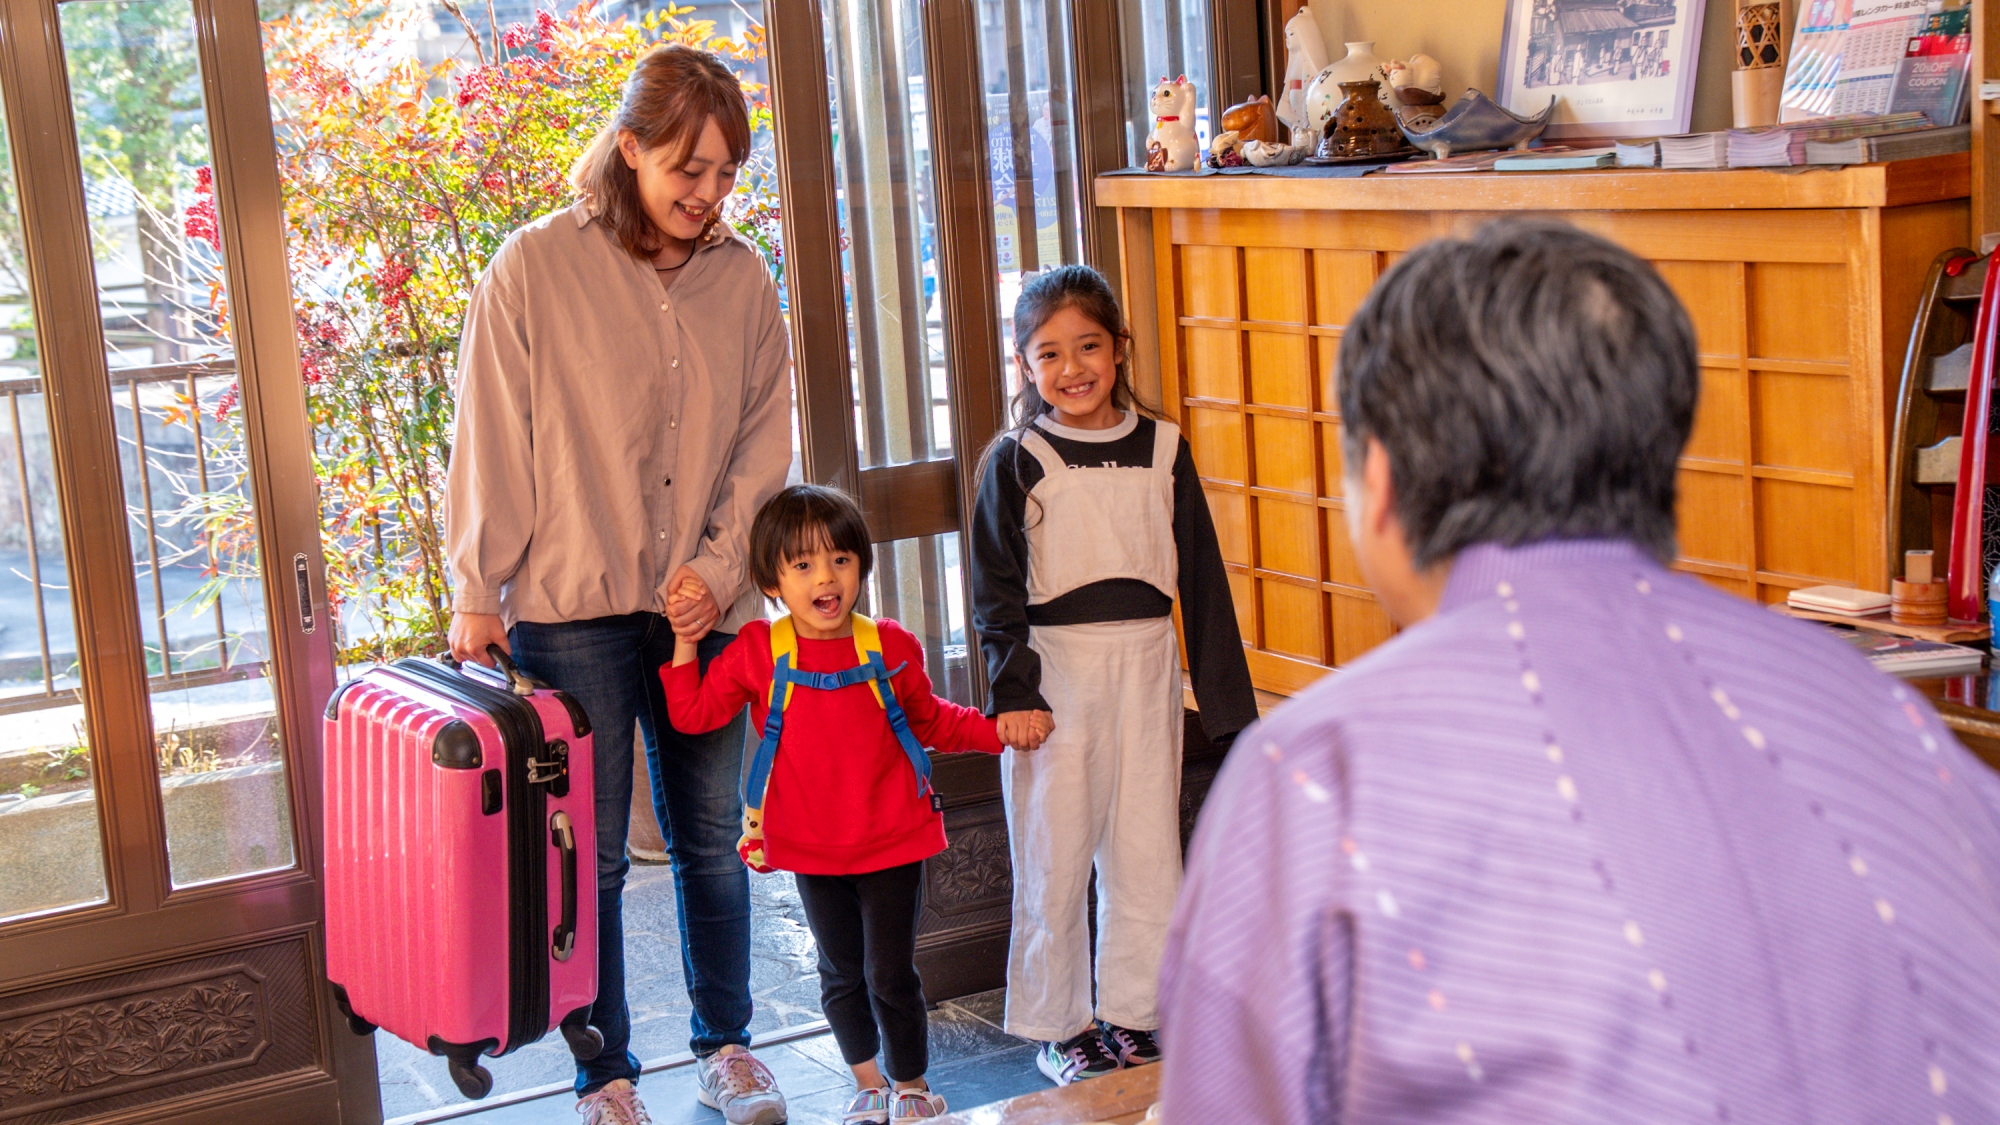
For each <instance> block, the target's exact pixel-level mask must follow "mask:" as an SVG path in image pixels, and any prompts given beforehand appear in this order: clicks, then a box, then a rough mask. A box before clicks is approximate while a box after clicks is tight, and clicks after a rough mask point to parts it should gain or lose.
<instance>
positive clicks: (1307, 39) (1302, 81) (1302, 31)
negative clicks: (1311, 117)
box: [1278, 5, 1330, 130]
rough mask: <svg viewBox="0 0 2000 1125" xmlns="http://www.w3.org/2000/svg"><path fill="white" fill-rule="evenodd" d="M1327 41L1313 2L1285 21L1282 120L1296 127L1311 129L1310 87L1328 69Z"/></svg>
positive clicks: (1280, 104) (1279, 108) (1279, 103)
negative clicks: (1321, 35) (1309, 114)
mask: <svg viewBox="0 0 2000 1125" xmlns="http://www.w3.org/2000/svg"><path fill="white" fill-rule="evenodd" d="M1329 61H1330V60H1329V59H1328V58H1327V57H1326V41H1325V40H1323V39H1322V38H1320V34H1319V21H1318V20H1316V19H1314V18H1313V11H1312V6H1311V5H1306V6H1304V7H1301V8H1300V9H1299V14H1298V15H1295V16H1293V17H1292V18H1291V19H1289V20H1287V21H1285V88H1284V92H1283V94H1282V95H1281V96H1280V97H1279V99H1278V120H1280V121H1283V122H1284V123H1285V124H1286V125H1289V126H1291V127H1292V128H1293V129H1295V130H1298V129H1305V130H1310V129H1311V127H1312V126H1311V123H1310V122H1309V121H1307V119H1306V87H1307V86H1310V85H1312V80H1313V79H1314V78H1317V77H1318V76H1319V72H1320V71H1322V70H1325V69H1326V64H1327V63H1328V62H1329Z"/></svg>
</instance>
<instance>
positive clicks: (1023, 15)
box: [979, 0, 1082, 396]
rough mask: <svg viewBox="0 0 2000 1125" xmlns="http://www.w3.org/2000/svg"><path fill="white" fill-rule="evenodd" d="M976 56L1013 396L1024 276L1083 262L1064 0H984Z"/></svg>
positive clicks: (1003, 360)
mask: <svg viewBox="0 0 2000 1125" xmlns="http://www.w3.org/2000/svg"><path fill="white" fill-rule="evenodd" d="M979 64H980V69H981V70H982V71H983V78H984V81H985V90H986V145H987V151H988V154H989V164H990V169H991V176H992V179H993V233H994V249H995V251H996V252H997V253H996V257H997V259H998V262H999V267H1000V286H999V294H1000V309H999V313H1000V369H1001V370H1002V371H1004V372H1006V375H1005V378H1006V381H1007V392H1008V394H1009V395H1010V396H1011V395H1012V394H1013V392H1014V391H1015V390H1017V389H1018V388H1019V384H1020V367H1019V365H1018V364H1016V363H1015V362H1014V343H1013V341H1014V300H1015V298H1016V297H1018V296H1019V295H1020V292H1021V279H1022V277H1023V276H1025V275H1027V274H1030V273H1033V272H1035V271H1036V270H1040V269H1046V268H1048V267H1050V266H1055V265H1063V264H1067V263H1071V262H1075V261H1078V260H1079V258H1078V255H1077V246H1078V244H1079V243H1080V242H1081V241H1082V228H1081V225H1080V221H1079V219H1078V215H1079V213H1080V210H1081V205H1082V204H1081V200H1080V199H1079V196H1078V193H1077V182H1076V133H1075V129H1074V127H1073V125H1072V118H1071V112H1072V106H1073V105H1074V102H1075V99H1074V98H1073V97H1072V95H1071V90H1070V76H1071V74H1072V73H1073V71H1072V70H1071V67H1070V43H1069V21H1068V19H1067V16H1066V13H1065V10H1064V6H1063V3H1062V0H980V5H979Z"/></svg>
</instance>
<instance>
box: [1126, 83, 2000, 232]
mask: <svg viewBox="0 0 2000 1125" xmlns="http://www.w3.org/2000/svg"><path fill="white" fill-rule="evenodd" d="M1990 104H2000V103H1990ZM1971 186H1972V162H1971V158H1970V157H1969V156H1968V155H1967V154H1965V153H1962V152H1957V153H1951V154H1948V155H1945V156H1928V157H1924V158H1922V159H1920V160H1898V161H1895V162H1893V163H1889V164H1854V165H1848V166H1846V167H1838V168H1836V167H1826V168H1808V169H1806V170H1804V171H1797V172H1778V171H1770V170H1766V169H1759V168H1730V169H1719V170H1715V171H1686V172H1678V171H1677V172H1669V171H1661V170H1658V169H1652V170H1645V169H1615V168H1606V169H1602V170H1591V171H1572V172H1453V173H1439V174H1436V175H1423V176H1415V175H1389V174H1383V173H1376V174H1374V175H1369V176H1361V177H1358V178H1355V179H1344V180H1321V179H1300V178H1289V177H1281V176H1221V175H1217V176H1099V177H1098V178H1097V182H1096V202H1097V204H1098V206H1100V207H1172V208H1229V209H1232V210H1276V211H1286V210H1340V211H1475V210H1477V211H1688V210H1699V211H1728V210H1774V209H1776V210H1794V209H1812V210H1824V209H1827V208H1850V207H1901V206H1906V205H1909V204H1913V203H1930V202H1936V201H1939V200H1946V199H1963V198H1965V196H1966V195H1967V193H1968V192H1969V191H1970V190H1971Z"/></svg>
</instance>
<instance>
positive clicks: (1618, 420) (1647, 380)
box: [1340, 221, 1700, 567]
mask: <svg viewBox="0 0 2000 1125" xmlns="http://www.w3.org/2000/svg"><path fill="white" fill-rule="evenodd" d="M1696 354H1697V353H1696V349H1695V336H1694V328H1693V326H1692V325H1691V324H1690V323H1689V322H1688V317H1687V312H1686V311H1685V310H1684V309H1682V307H1681V303H1680V301H1679V300H1677V299H1676V298H1675V297H1674V294H1673V292H1672V290H1670V289H1668V288H1667V285H1666V282H1664V281H1662V280H1661V279H1660V275H1659V274H1658V273H1656V272H1654V270H1653V268H1652V267H1651V266H1649V265H1647V264H1646V263H1645V262H1644V261H1641V260H1640V259H1639V258H1638V257H1636V256H1634V255H1633V254H1632V253H1631V252H1629V251H1627V250H1624V249H1622V248H1620V247H1618V246H1616V245H1614V244H1612V243H1611V242H1609V241H1606V240H1605V239H1602V238H1599V237H1597V236H1595V235H1591V234H1586V233H1585V232H1583V231H1581V230H1578V229H1576V228H1575V227H1572V226H1569V225H1567V224H1564V223H1558V222H1549V221H1501V222H1495V223H1491V224H1488V225H1487V226H1485V227H1483V228H1481V229H1480V230H1479V231H1478V232H1476V233H1475V234H1473V236H1472V237H1470V238H1467V239H1440V240H1438V241H1435V242H1431V243H1427V244H1425V245H1424V246H1421V247H1419V248H1418V249H1416V250H1415V251H1413V252H1411V253H1410V254H1409V256H1408V257H1406V258H1404V259H1403V260H1402V261H1401V262H1399V263H1397V265H1396V266H1395V268H1393V269H1391V270H1390V271H1389V272H1388V273H1387V274H1385V275H1384V276H1383V278H1382V280H1381V281H1380V282H1379V283H1378V284H1377V285H1376V286H1375V289H1374V291H1373V292H1372V293H1370V294H1369V296H1368V299H1367V300H1366V301H1364V302H1363V303H1362V305H1361V308H1360V310H1359V311H1357V312H1356V313H1355V314H1354V318H1353V320H1352V322H1351V323H1349V324H1348V326H1347V330H1346V333H1345V334H1344V336H1343V338H1342V340H1341V342H1340V413H1341V424H1342V430H1343V433H1342V445H1343V450H1344V452H1345V454H1346V456H1347V463H1348V467H1349V471H1350V472H1353V473H1356V474H1358V473H1359V471H1360V466H1361V458H1362V456H1363V455H1364V453H1365V452H1366V449H1367V444H1368V439H1369V438H1374V439H1376V440H1377V441H1380V442H1381V443H1382V447H1383V449H1384V450H1385V451H1386V452H1387V453H1388V456H1389V475H1390V479H1391V481H1392V482H1393V483H1394V485H1395V490H1396V515H1397V517H1398V518H1399V519H1400V520H1401V521H1402V523H1403V528H1404V532H1405V534H1406V535H1407V536H1408V537H1409V542H1410V551H1411V555H1412V561H1413V562H1414V563H1415V564H1416V565H1417V566H1418V567H1426V566H1429V565H1430V564H1432V563H1434V562H1437V561H1440V560H1443V559H1448V558H1450V557H1451V556H1453V555H1456V554H1457V553H1458V552H1459V551H1461V550H1463V549H1465V548H1466V547H1470V546H1474V545H1476V544H1480V543H1489V542H1491V543H1499V544H1502V545H1505V546H1515V545H1518V544H1522V543H1529V542H1533V541H1536V540H1540V539H1585V538H1613V539H1624V540H1629V541H1631V542H1632V543H1635V544H1637V545H1638V546H1639V547H1641V548H1643V549H1644V550H1646V551H1649V552H1651V553H1652V554H1653V555H1654V556H1655V557H1657V558H1659V559H1660V560H1662V561H1665V560H1667V559H1669V558H1672V557H1673V554H1674V474H1675V468H1676V463H1677V461H1678V460H1679V457H1680V453H1681V449H1682V448H1683V447H1684V446H1685V445H1686V444H1687V439H1688V433H1689V430H1690V429H1691V428H1692V426H1693V423H1694V407H1695V398H1696V395H1697V394H1698V392H1699V387H1700V372H1699V367H1698V364H1697V359H1696Z"/></svg>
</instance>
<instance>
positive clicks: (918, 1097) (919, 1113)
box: [889, 1090, 949, 1125]
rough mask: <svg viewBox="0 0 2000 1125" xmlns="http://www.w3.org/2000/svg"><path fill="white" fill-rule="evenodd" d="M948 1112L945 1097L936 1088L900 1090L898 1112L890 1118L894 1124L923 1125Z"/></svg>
mask: <svg viewBox="0 0 2000 1125" xmlns="http://www.w3.org/2000/svg"><path fill="white" fill-rule="evenodd" d="M947 1112H949V1111H948V1110H947V1109H946V1108H945V1104H944V1098H943V1097H942V1096H940V1095H939V1094H938V1092H937V1091H935V1090H898V1091H896V1112H895V1115H894V1116H893V1117H891V1118H889V1120H890V1122H891V1123H892V1125H923V1122H926V1121H929V1120H930V1119H932V1118H934V1117H943V1116H944V1115H945V1114H946V1113H947Z"/></svg>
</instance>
